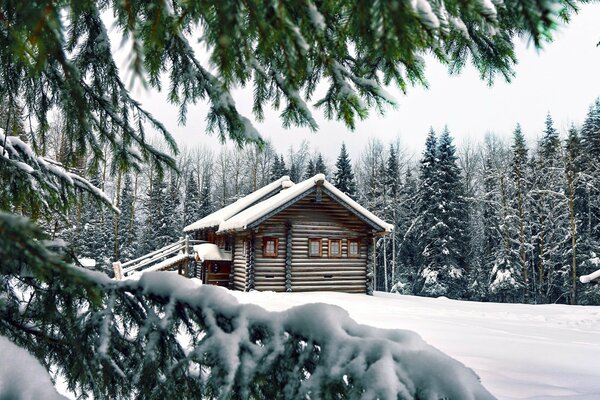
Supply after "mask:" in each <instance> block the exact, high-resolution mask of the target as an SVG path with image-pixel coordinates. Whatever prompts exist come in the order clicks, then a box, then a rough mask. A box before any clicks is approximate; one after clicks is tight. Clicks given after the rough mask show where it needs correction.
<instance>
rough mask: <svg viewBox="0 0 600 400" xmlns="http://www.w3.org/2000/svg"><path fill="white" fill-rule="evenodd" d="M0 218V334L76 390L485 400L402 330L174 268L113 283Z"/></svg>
mask: <svg viewBox="0 0 600 400" xmlns="http://www.w3.org/2000/svg"><path fill="white" fill-rule="evenodd" d="M0 216H1V215H0ZM13 218H15V217H13ZM2 221H3V219H2V218H0V231H1V232H3V233H5V234H7V235H10V236H11V237H14V239H15V242H14V245H13V246H11V247H2V246H0V256H2V255H6V254H7V253H10V252H13V254H8V255H10V256H11V257H7V258H6V259H8V260H20V261H11V262H7V263H2V264H0V281H1V282H0V284H2V287H3V288H6V289H7V290H4V291H3V292H2V295H1V297H0V304H1V307H0V335H3V336H6V337H7V338H8V339H9V340H11V341H12V342H13V343H15V344H16V345H18V346H21V347H24V348H26V349H27V350H29V351H30V352H31V353H32V354H33V355H35V356H36V357H37V358H38V359H39V360H40V361H41V362H42V364H44V365H45V366H46V367H52V370H53V371H58V372H59V373H60V374H61V375H62V376H64V378H65V380H66V382H67V385H68V387H69V389H70V390H71V391H73V392H75V393H77V394H79V395H82V396H83V397H86V396H88V395H89V396H93V398H95V399H104V398H110V399H113V398H125V399H127V398H136V397H142V398H146V399H154V398H160V399H163V398H227V399H230V398H231V399H247V398H254V399H274V398H293V399H296V398H307V399H334V398H335V399H344V398H345V399H355V398H356V399H358V398H360V399H376V398H379V399H397V398H401V399H413V398H416V399H440V398H451V399H488V398H492V396H491V395H490V394H489V393H488V392H487V391H486V389H484V388H483V386H482V385H481V384H480V383H479V380H478V377H477V376H476V375H475V373H474V372H473V371H472V370H470V369H468V368H466V367H465V366H463V365H462V364H460V363H459V362H457V361H455V360H453V359H451V358H450V357H448V356H446V355H444V354H443V353H441V352H439V351H438V350H436V349H434V348H433V347H431V346H429V345H427V344H426V343H425V342H423V340H421V339H420V338H419V337H418V336H417V335H416V334H414V333H412V332H408V331H399V330H382V329H376V328H370V327H367V326H363V325H359V324H357V323H356V322H354V321H353V320H352V319H350V317H349V316H348V314H347V313H346V312H345V311H343V310H342V309H340V308H338V307H334V306H330V305H325V304H312V305H306V306H301V307H297V308H293V309H290V310H288V311H285V312H280V313H274V312H267V311H265V310H264V309H262V308H260V307H258V306H255V305H242V304H239V303H238V302H237V301H236V300H235V299H234V298H233V297H232V296H231V295H229V294H228V292H227V291H226V290H225V289H222V288H218V287H211V286H198V285H197V284H196V283H194V282H193V281H192V280H189V279H186V278H183V277H180V276H177V275H174V274H167V273H161V272H155V273H147V274H144V275H143V276H142V277H141V279H140V280H139V281H113V280H111V279H109V278H108V277H106V276H105V275H103V274H101V273H97V272H91V271H89V270H85V269H82V268H76V267H71V266H68V265H66V264H64V263H63V262H62V261H60V259H59V258H57V257H54V256H52V254H51V253H48V252H47V250H44V247H43V245H42V243H41V241H38V242H35V243H36V244H32V242H31V241H28V242H25V241H23V240H22V235H27V236H29V237H32V236H35V235H37V234H39V232H36V231H35V230H33V231H32V230H29V231H28V229H29V228H31V225H27V224H25V221H24V220H23V219H19V218H17V220H16V221H12V224H3V223H2ZM19 224H21V225H19ZM13 226H16V228H15V229H14V230H11V227H13ZM28 227H29V228H28ZM31 229H34V228H31ZM16 254H19V255H21V258H20V259H19V258H18V257H17V256H16ZM38 257H40V259H39V260H38V261H36V260H37V258H38ZM40 260H44V262H43V263H41V262H39V261H40ZM22 264H25V265H28V266H29V269H28V277H22V276H21V270H20V268H19V266H20V265H22ZM3 394H4V393H2V392H1V390H0V398H2V397H3Z"/></svg>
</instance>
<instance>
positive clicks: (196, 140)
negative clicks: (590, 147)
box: [119, 4, 600, 161]
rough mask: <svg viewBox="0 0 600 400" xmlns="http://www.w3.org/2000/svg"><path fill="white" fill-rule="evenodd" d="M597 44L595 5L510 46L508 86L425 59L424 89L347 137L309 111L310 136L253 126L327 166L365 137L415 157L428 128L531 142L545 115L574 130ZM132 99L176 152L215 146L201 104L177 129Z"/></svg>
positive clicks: (167, 115)
mask: <svg viewBox="0 0 600 400" xmlns="http://www.w3.org/2000/svg"><path fill="white" fill-rule="evenodd" d="M598 42H600V4H590V5H584V6H582V9H581V11H580V13H579V14H578V15H576V16H574V18H573V20H572V22H571V23H570V24H569V25H566V26H563V27H562V28H561V30H560V31H559V32H558V33H556V35H555V40H554V42H553V43H550V44H547V45H545V47H544V49H543V50H542V51H536V50H535V49H534V48H533V46H532V45H528V44H527V43H525V42H520V43H518V45H517V58H518V61H519V64H518V65H517V66H516V69H515V72H516V76H515V78H514V79H513V80H512V82H511V83H506V82H504V80H503V79H502V78H499V79H497V80H496V83H495V84H494V85H493V86H492V87H488V86H487V84H486V82H484V81H482V80H480V79H479V75H478V73H477V71H476V70H475V69H474V68H472V67H468V68H465V69H464V70H463V72H462V73H461V74H460V75H458V76H449V75H448V73H447V70H446V68H445V67H443V66H442V65H440V64H439V63H437V62H435V61H434V60H432V59H428V60H427V68H426V77H427V79H428V81H429V88H428V89H424V88H410V89H409V91H408V93H407V94H406V95H403V94H402V93H401V92H400V91H399V90H397V89H395V88H389V89H388V91H389V92H390V93H391V94H392V95H393V96H394V97H395V98H396V100H397V102H398V104H399V107H398V108H397V109H396V110H393V109H388V110H387V112H386V114H385V115H384V116H379V115H378V114H377V112H375V111H373V112H371V115H370V117H369V118H368V119H367V120H365V121H362V122H359V123H358V125H357V128H356V130H355V131H354V132H352V131H349V130H348V129H347V128H346V127H345V126H344V124H343V123H341V122H335V121H326V120H325V119H324V118H323V117H322V114H321V113H320V112H319V111H318V110H315V111H314V116H315V119H316V121H317V122H318V124H319V126H320V129H319V131H318V132H316V133H311V132H310V131H309V130H308V129H302V128H291V129H284V128H283V127H281V120H280V119H279V117H278V113H277V112H275V111H271V112H267V113H266V118H265V121H264V122H263V123H260V124H256V127H257V128H258V129H259V131H260V132H261V134H262V135H263V136H264V137H265V138H270V139H271V141H272V142H273V144H274V145H275V148H276V149H277V150H278V151H279V152H284V151H286V150H287V148H288V147H289V146H295V147H298V145H299V144H300V143H301V142H302V140H303V139H308V140H309V141H310V143H311V144H312V145H313V146H314V147H316V148H317V149H318V150H319V151H321V152H322V153H323V154H324V155H325V156H326V157H327V158H328V159H329V160H330V161H333V160H335V157H336V156H337V154H338V152H339V146H340V144H341V143H342V141H344V142H346V144H347V146H348V148H349V151H350V154H351V156H354V157H355V156H356V155H357V154H358V153H359V152H360V151H361V149H362V148H363V147H364V145H365V143H366V142H367V141H368V140H369V138H370V137H378V138H380V139H381V140H383V141H384V142H389V141H391V140H394V139H395V138H396V137H397V138H399V140H400V142H401V143H402V145H403V146H404V147H405V148H406V149H407V150H409V151H411V152H420V151H421V149H422V146H423V143H424V141H425V136H426V134H427V132H428V130H429V127H430V126H433V128H434V129H435V130H436V131H437V132H439V131H440V130H441V129H442V128H443V127H444V125H446V124H447V125H448V127H449V129H450V132H451V133H452V135H453V136H454V137H455V139H456V143H457V144H459V145H460V143H461V142H463V141H464V140H468V139H469V138H471V139H474V140H480V139H481V138H483V136H484V135H485V133H486V132H490V131H493V132H496V133H498V134H500V135H510V134H511V133H512V131H513V129H514V126H515V124H516V123H517V122H519V123H520V124H521V126H522V127H523V130H524V132H525V134H526V136H527V137H528V139H529V140H530V141H533V140H535V138H536V137H538V136H539V135H540V133H541V131H542V130H543V127H544V119H545V116H546V113H547V112H550V113H551V114H552V116H553V118H554V120H555V122H556V126H557V127H558V128H559V130H561V132H563V131H566V129H567V127H568V126H569V125H570V124H571V123H575V124H580V123H581V122H582V121H583V119H584V118H585V115H586V113H587V110H588V107H589V106H590V104H591V103H592V102H593V101H594V99H595V98H597V97H598V96H600V47H598V46H596V44H597V43H598ZM119 58H120V57H119ZM134 96H135V97H136V98H138V99H140V100H141V101H142V103H143V104H144V106H145V107H146V108H147V109H148V110H149V111H150V112H152V113H153V114H154V115H155V116H156V117H158V118H159V119H160V120H161V121H162V122H164V123H165V125H166V126H167V128H168V129H169V130H170V131H171V132H172V133H173V135H174V136H175V138H176V140H177V142H178V143H179V144H180V145H190V146H191V145H194V144H200V143H205V144H207V145H210V146H215V147H218V146H219V144H218V141H217V140H216V139H215V138H211V137H208V136H207V135H206V134H205V133H204V131H205V127H206V123H205V121H204V118H205V116H206V112H207V110H208V107H207V106H206V105H205V104H199V105H197V106H195V107H193V108H190V110H189V116H188V122H187V125H186V126H178V124H177V108H176V107H175V106H172V105H170V104H168V103H167V101H166V100H165V95H164V94H160V93H158V94H157V93H153V92H143V91H141V90H140V89H134ZM251 96H252V94H251V90H237V91H234V92H233V97H234V99H235V101H236V104H237V106H238V109H239V110H240V111H241V112H242V113H243V114H244V115H246V116H248V117H251V112H250V110H251V107H252V97H251Z"/></svg>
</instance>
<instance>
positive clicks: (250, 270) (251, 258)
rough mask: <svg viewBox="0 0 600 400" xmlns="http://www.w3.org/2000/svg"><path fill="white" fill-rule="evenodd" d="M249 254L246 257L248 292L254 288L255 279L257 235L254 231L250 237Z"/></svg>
mask: <svg viewBox="0 0 600 400" xmlns="http://www.w3.org/2000/svg"><path fill="white" fill-rule="evenodd" d="M248 242H249V243H248V247H249V248H248V255H247V258H246V292H248V291H250V290H254V288H255V279H254V263H255V254H254V252H255V236H254V232H252V233H251V234H250V239H248Z"/></svg>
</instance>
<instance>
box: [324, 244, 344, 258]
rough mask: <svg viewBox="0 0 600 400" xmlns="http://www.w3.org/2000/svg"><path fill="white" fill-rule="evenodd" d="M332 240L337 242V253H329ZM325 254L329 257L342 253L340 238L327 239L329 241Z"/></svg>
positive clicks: (338, 255) (336, 256) (335, 256)
mask: <svg viewBox="0 0 600 400" xmlns="http://www.w3.org/2000/svg"><path fill="white" fill-rule="evenodd" d="M332 242H337V243H338V249H339V252H338V253H337V254H331V243H332ZM327 255H328V256H329V257H330V258H340V257H342V255H343V252H342V239H329V241H328V242H327Z"/></svg>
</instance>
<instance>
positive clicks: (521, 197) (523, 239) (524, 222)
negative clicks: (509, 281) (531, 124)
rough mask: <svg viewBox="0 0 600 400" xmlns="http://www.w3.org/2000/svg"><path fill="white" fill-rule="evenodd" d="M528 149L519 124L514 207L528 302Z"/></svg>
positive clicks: (513, 171) (515, 136) (514, 152)
mask: <svg viewBox="0 0 600 400" xmlns="http://www.w3.org/2000/svg"><path fill="white" fill-rule="evenodd" d="M527 153H528V149H527V144H526V142H525V137H524V136H523V132H522V131H521V126H520V125H519V124H517V126H516V128H515V131H514V133H513V144H512V157H511V178H512V182H513V184H514V188H515V189H514V191H515V192H514V196H513V208H514V209H516V218H517V221H518V238H519V239H518V243H519V250H518V251H519V257H518V259H517V262H518V264H519V266H518V268H520V269H521V278H522V285H523V301H524V302H528V300H529V291H530V282H529V260H528V257H527V254H528V253H529V249H530V248H531V245H530V242H529V240H528V237H529V235H527V232H528V230H529V228H528V220H529V219H528V217H527V215H526V214H527V204H528V201H527V197H528V193H529V190H528V187H529V184H528V183H527V181H528V179H527V160H528V155H527Z"/></svg>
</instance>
